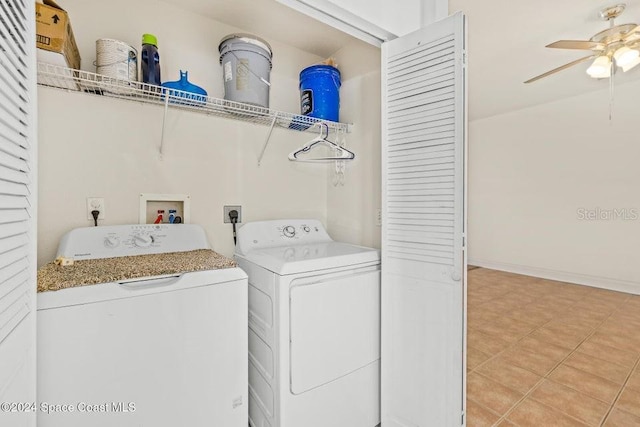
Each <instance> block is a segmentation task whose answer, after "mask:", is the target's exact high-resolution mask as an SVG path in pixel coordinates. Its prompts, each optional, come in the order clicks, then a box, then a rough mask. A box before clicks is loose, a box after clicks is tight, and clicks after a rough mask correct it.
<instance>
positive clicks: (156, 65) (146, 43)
mask: <svg viewBox="0 0 640 427" xmlns="http://www.w3.org/2000/svg"><path fill="white" fill-rule="evenodd" d="M140 63H141V69H142V73H141V74H142V82H143V83H148V84H150V85H156V86H160V85H161V84H162V82H161V80H160V54H159V53H158V39H157V38H156V36H154V35H153V34H143V35H142V61H140Z"/></svg>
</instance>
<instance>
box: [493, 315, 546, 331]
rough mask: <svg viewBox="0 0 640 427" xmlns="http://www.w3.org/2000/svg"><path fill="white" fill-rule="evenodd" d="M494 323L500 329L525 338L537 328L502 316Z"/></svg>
mask: <svg viewBox="0 0 640 427" xmlns="http://www.w3.org/2000/svg"><path fill="white" fill-rule="evenodd" d="M494 323H495V324H496V325H498V326H500V327H502V328H503V329H504V330H506V331H509V332H513V333H515V334H518V335H522V336H525V335H527V334H528V333H530V332H532V331H533V330H535V329H537V326H536V325H534V324H532V323H529V322H526V321H522V320H517V319H513V318H511V317H506V316H502V317H500V318H499V319H496V321H495V322H494Z"/></svg>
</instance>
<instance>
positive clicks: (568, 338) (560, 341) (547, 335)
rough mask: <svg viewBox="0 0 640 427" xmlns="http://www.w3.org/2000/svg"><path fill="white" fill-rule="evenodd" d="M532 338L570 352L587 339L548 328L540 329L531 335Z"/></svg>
mask: <svg viewBox="0 0 640 427" xmlns="http://www.w3.org/2000/svg"><path fill="white" fill-rule="evenodd" d="M531 337H533V338H537V339H539V340H542V341H545V342H548V343H549V344H554V345H557V346H560V347H564V348H566V349H569V350H573V349H575V348H576V347H578V346H579V345H580V343H582V342H583V341H584V339H585V337H583V336H578V335H575V334H572V333H570V332H561V331H558V330H551V329H549V328H547V327H546V326H544V327H542V328H540V329H538V330H537V331H535V332H533V333H532V334H531Z"/></svg>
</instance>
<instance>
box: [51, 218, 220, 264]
mask: <svg viewBox="0 0 640 427" xmlns="http://www.w3.org/2000/svg"><path fill="white" fill-rule="evenodd" d="M196 249H209V243H208V241H207V236H206V234H205V232H204V230H203V229H202V227H200V226H199V225H194V224H141V225H137V224H134V225H113V226H101V227H85V228H76V229H74V230H71V231H70V232H68V233H67V234H65V235H64V236H63V237H62V240H61V241H60V245H59V246H58V254H57V255H56V256H63V257H65V258H73V259H75V260H83V259H101V258H115V257H123V256H133V255H148V254H158V253H167V252H184V251H192V250H196Z"/></svg>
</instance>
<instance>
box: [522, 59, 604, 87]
mask: <svg viewBox="0 0 640 427" xmlns="http://www.w3.org/2000/svg"><path fill="white" fill-rule="evenodd" d="M596 56H597V55H590V56H585V57H584V58H580V59H576V60H575V61H571V62H569V63H568V64H564V65H563V66H562V67H558V68H554V69H553V70H551V71H547V72H546V73H544V74H540V75H539V76H536V77H534V78H532V79H529V80H527V81H526V82H525V83H533V82H535V81H537V80H540V79H543V78H545V77H547V76H550V75H551V74H555V73H557V72H559V71H562V70H566V69H567V68H570V67H573V66H574V65H578V64H580V63H582V62H585V61H588V60H590V59H593V58H595V57H596Z"/></svg>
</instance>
